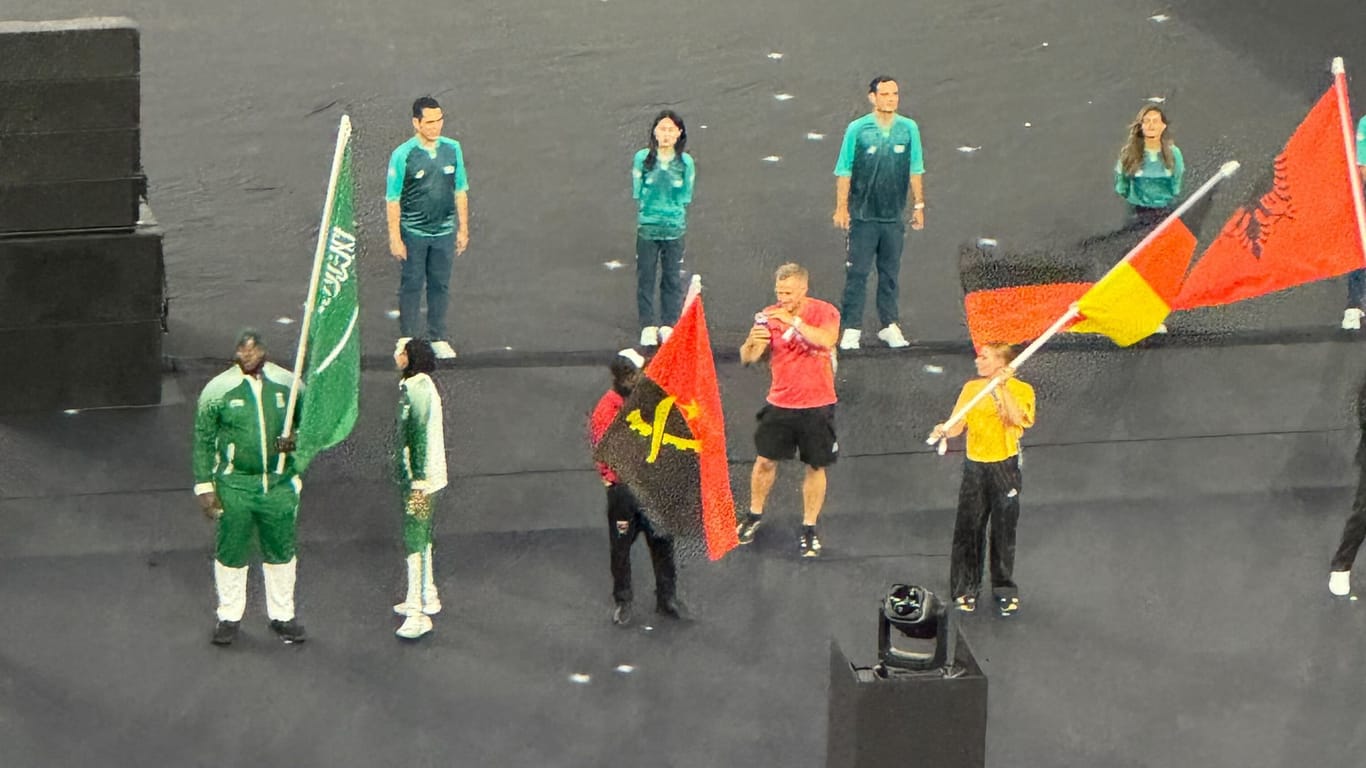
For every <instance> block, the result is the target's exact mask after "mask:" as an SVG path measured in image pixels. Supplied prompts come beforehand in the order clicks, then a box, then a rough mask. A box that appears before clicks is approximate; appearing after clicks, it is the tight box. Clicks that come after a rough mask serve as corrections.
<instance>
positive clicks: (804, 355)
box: [736, 264, 840, 557]
mask: <svg viewBox="0 0 1366 768" xmlns="http://www.w3.org/2000/svg"><path fill="white" fill-rule="evenodd" d="M775 277H776V278H777V283H776V285H775V286H774V292H775V293H776V294H777V298H778V303H777V304H774V305H772V306H770V307H767V308H765V309H764V311H763V312H760V313H759V314H757V315H755V317H754V326H753V327H752V328H750V330H749V337H748V338H746V339H745V343H744V345H743V346H741V347H740V362H742V363H744V364H745V365H750V364H752V363H756V362H758V361H759V360H761V359H762V358H763V356H764V353H766V352H767V353H768V354H769V365H770V366H771V367H772V369H773V383H772V385H771V386H770V387H769V390H768V405H765V406H764V407H763V409H762V410H760V411H759V414H758V417H757V418H758V420H759V426H758V429H756V430H755V432H754V447H755V449H756V452H757V453H758V456H756V457H755V459H754V474H753V475H751V477H750V502H749V512H748V514H746V515H745V516H744V517H743V519H741V520H740V523H739V525H738V526H737V528H736V533H737V535H738V536H739V539H740V543H741V544H748V543H750V542H751V541H754V533H755V532H756V531H757V530H758V529H759V523H760V522H761V521H762V519H763V513H764V501H765V500H766V499H767V498H768V492H769V490H770V489H772V488H773V480H774V479H775V478H776V477H777V476H778V462H779V461H782V460H784V459H790V458H792V456H793V454H797V453H799V452H800V457H801V461H802V463H803V464H805V465H806V477H805V478H804V479H803V480H802V536H801V554H802V557H817V556H819V555H820V553H821V540H820V537H818V536H817V535H816V519H817V518H818V517H820V514H821V504H823V503H824V502H825V468H826V467H827V466H829V465H831V464H834V463H835V459H836V458H838V454H839V443H838V442H837V441H836V439H835V402H836V398H835V343H836V342H837V341H838V340H839V332H840V313H839V310H838V309H836V308H835V306H834V305H833V304H830V303H828V302H824V301H821V300H820V299H813V298H811V297H810V296H807V295H806V290H807V282H808V279H809V276H808V274H807V271H806V269H805V268H803V267H801V266H799V265H797V264H784V265H782V266H781V267H779V268H778V272H777V274H776V275H775Z"/></svg>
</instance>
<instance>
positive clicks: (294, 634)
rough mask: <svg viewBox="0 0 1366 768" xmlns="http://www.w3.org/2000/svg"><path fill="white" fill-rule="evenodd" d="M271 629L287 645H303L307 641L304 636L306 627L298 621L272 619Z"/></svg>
mask: <svg viewBox="0 0 1366 768" xmlns="http://www.w3.org/2000/svg"><path fill="white" fill-rule="evenodd" d="M270 628H271V629H272V630H273V631H274V632H275V634H277V635H279V636H280V639H281V640H283V641H285V644H287V645H292V644H294V643H302V642H303V641H304V640H305V639H307V637H306V636H305V634H304V625H302V624H300V623H299V622H298V620H297V619H290V620H289V621H280V620H279V619H271V621H270Z"/></svg>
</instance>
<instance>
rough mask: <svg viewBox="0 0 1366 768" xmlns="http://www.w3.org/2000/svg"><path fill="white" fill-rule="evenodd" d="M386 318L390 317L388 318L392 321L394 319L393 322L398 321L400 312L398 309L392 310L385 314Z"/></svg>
mask: <svg viewBox="0 0 1366 768" xmlns="http://www.w3.org/2000/svg"><path fill="white" fill-rule="evenodd" d="M384 316H385V317H388V318H390V319H393V320H397V319H398V310H397V309H391V310H389V311H388V312H385V313H384Z"/></svg>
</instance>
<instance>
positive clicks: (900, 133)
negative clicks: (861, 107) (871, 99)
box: [835, 113, 925, 222]
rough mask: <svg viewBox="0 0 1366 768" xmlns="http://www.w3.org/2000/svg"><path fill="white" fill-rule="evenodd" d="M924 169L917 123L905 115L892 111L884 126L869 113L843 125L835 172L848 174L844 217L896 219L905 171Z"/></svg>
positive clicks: (906, 182) (906, 183)
mask: <svg viewBox="0 0 1366 768" xmlns="http://www.w3.org/2000/svg"><path fill="white" fill-rule="evenodd" d="M924 172H925V158H924V152H923V150H922V149H921V146H920V127H919V126H917V125H916V124H915V121H914V120H912V119H911V118H909V117H906V116H904V115H896V116H894V117H893V118H892V124H891V126H890V127H888V129H887V130H885V131H884V130H883V129H882V126H880V125H878V124H877V118H876V117H874V116H873V114H872V113H869V114H867V115H864V116H863V117H860V118H859V119H857V120H855V121H854V122H852V123H850V124H849V127H848V128H847V129H845V131H844V143H843V144H842V145H841V146H840V156H839V160H837V161H836V162H835V175H836V176H848V177H849V216H850V218H853V219H856V220H858V221H896V222H899V221H901V220H902V218H903V216H904V213H903V212H904V211H905V210H906V195H907V194H908V193H909V192H910V188H911V177H912V176H918V175H920V174H922V173H924Z"/></svg>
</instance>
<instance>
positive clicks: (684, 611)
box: [655, 597, 691, 621]
mask: <svg viewBox="0 0 1366 768" xmlns="http://www.w3.org/2000/svg"><path fill="white" fill-rule="evenodd" d="M655 613H657V614H659V615H660V616H668V617H669V618H671V619H678V620H679V621H686V620H687V619H688V618H689V616H690V615H691V614H689V613H688V606H686V605H684V604H683V601H682V600H679V599H678V598H677V597H661V598H659V600H658V601H657V602H656V603H655Z"/></svg>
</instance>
